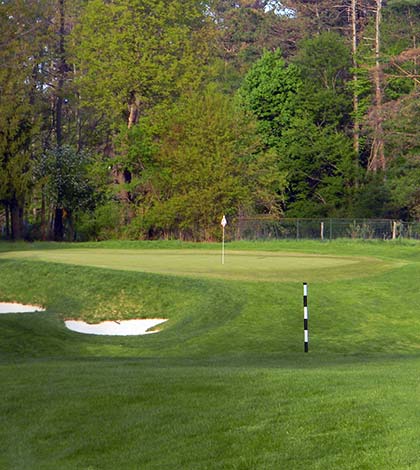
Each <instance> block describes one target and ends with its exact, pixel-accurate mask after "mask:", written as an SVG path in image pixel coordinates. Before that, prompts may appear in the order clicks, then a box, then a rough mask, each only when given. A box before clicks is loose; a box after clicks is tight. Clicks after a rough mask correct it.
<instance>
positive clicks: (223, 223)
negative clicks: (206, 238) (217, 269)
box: [220, 216, 227, 264]
mask: <svg viewBox="0 0 420 470" xmlns="http://www.w3.org/2000/svg"><path fill="white" fill-rule="evenodd" d="M220 225H221V226H222V264H225V227H226V225H227V221H226V217H225V216H223V218H222V221H221V222H220Z"/></svg>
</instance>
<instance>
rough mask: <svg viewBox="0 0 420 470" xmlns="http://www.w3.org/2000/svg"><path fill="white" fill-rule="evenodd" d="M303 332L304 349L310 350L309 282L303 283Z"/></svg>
mask: <svg viewBox="0 0 420 470" xmlns="http://www.w3.org/2000/svg"><path fill="white" fill-rule="evenodd" d="M303 334H304V351H305V352H306V353H307V352H308V351H309V326H308V284H307V283H306V282H304V283H303Z"/></svg>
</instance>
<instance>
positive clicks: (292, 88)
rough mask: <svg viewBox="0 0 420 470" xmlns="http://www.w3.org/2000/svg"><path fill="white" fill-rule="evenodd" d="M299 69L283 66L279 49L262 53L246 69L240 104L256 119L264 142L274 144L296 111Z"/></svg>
mask: <svg viewBox="0 0 420 470" xmlns="http://www.w3.org/2000/svg"><path fill="white" fill-rule="evenodd" d="M300 88H301V79H300V77H299V71H298V69H297V68H296V66H294V65H286V63H285V61H284V59H283V58H282V55H281V52H280V51H279V50H277V51H275V52H265V53H264V55H263V56H262V57H261V59H260V60H259V61H257V62H256V63H255V64H254V66H253V67H252V68H251V69H250V71H249V72H248V73H247V75H246V76H245V78H244V82H243V84H242V86H241V88H240V90H239V92H238V97H239V100H240V102H241V104H242V106H243V107H244V108H245V109H247V110H248V111H251V112H252V113H253V114H254V116H255V117H256V118H257V120H258V130H259V132H260V134H261V135H262V137H263V139H264V142H265V143H267V144H268V145H270V146H273V145H275V143H276V141H277V140H278V139H279V138H280V137H281V135H282V132H283V130H284V129H285V128H286V129H287V128H288V127H289V126H290V124H291V120H292V118H293V116H294V115H295V113H296V104H297V94H298V91H299V90H300Z"/></svg>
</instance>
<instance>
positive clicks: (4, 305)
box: [0, 302, 45, 314]
mask: <svg viewBox="0 0 420 470" xmlns="http://www.w3.org/2000/svg"><path fill="white" fill-rule="evenodd" d="M44 311H45V308H43V307H41V306H39V305H23V304H19V303H17V302H0V314H1V313H30V312H44Z"/></svg>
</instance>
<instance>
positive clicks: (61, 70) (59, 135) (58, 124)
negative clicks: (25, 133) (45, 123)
mask: <svg viewBox="0 0 420 470" xmlns="http://www.w3.org/2000/svg"><path fill="white" fill-rule="evenodd" d="M64 4H65V0H59V22H60V28H59V43H58V51H59V55H58V70H57V71H58V80H57V90H56V105H55V134H56V140H57V149H58V152H57V158H61V157H60V151H59V150H60V148H61V147H62V145H63V123H62V118H63V89H64V83H65V75H66V71H67V64H66V58H65V45H64V40H65V38H64V36H65V8H64V7H65V5H64ZM60 192H61V188H60V189H59V194H58V197H57V205H56V208H55V216H54V240H55V241H58V242H59V241H62V240H63V236H64V225H63V208H62V207H61V205H62V202H63V201H62V198H61V196H60Z"/></svg>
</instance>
